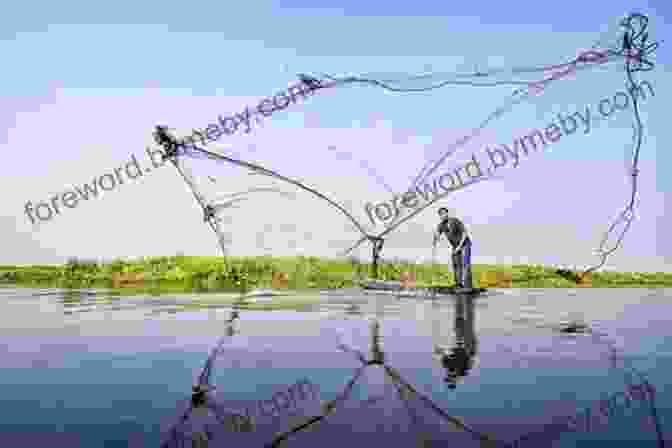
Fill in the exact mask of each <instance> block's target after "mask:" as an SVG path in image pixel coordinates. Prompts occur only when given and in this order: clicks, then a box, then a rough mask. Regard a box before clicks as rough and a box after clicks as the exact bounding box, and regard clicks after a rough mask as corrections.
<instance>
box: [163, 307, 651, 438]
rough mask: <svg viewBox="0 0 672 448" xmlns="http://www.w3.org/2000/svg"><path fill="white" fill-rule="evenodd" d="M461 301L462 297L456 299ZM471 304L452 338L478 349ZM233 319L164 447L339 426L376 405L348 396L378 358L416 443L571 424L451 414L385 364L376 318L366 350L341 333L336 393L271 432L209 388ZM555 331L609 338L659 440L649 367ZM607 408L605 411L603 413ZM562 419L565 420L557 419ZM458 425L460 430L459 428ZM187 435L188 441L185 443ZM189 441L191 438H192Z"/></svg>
mask: <svg viewBox="0 0 672 448" xmlns="http://www.w3.org/2000/svg"><path fill="white" fill-rule="evenodd" d="M460 302H462V303H461V304H460ZM473 306H474V301H473V300H469V299H464V298H462V300H460V299H457V303H456V308H455V331H456V333H459V334H456V335H455V342H456V344H457V346H461V347H463V348H465V349H467V350H468V351H472V352H474V353H475V351H476V345H477V341H476V335H475V333H474V332H473V326H474V309H473ZM434 314H436V313H434ZM238 320H239V311H238V308H237V307H236V308H235V309H234V312H233V314H232V316H231V318H230V319H229V320H228V321H227V334H226V335H225V336H224V337H222V338H221V339H220V340H219V341H218V343H217V345H216V346H215V348H214V349H213V350H212V351H211V353H210V356H209V357H208V360H207V361H206V363H205V366H204V368H203V370H202V372H201V374H200V375H199V377H198V381H197V385H196V386H194V388H193V394H192V397H191V405H190V407H189V409H188V410H187V411H186V412H185V413H184V414H183V415H182V416H181V417H180V420H179V421H178V423H177V424H176V425H175V426H174V427H173V428H172V429H171V431H170V434H171V435H170V438H169V440H168V441H166V442H165V443H164V444H163V445H162V447H163V448H170V447H176V446H208V444H209V443H211V444H212V443H217V444H219V443H220V440H221V438H223V439H224V440H226V439H227V437H234V436H236V434H233V433H238V434H243V433H247V434H250V433H252V432H256V433H257V434H256V436H257V437H256V439H257V442H258V443H254V444H253V443H250V444H249V446H266V447H279V446H285V444H284V443H283V442H287V444H288V445H289V446H291V445H292V444H291V441H290V440H291V439H292V438H294V437H296V436H297V435H298V434H299V433H313V432H315V431H318V433H317V434H314V435H316V436H318V437H319V435H320V433H319V432H320V429H324V430H325V432H329V431H328V430H332V429H334V428H335V427H336V426H338V424H339V422H338V417H339V416H340V415H341V414H338V410H348V409H353V406H354V408H359V409H363V408H366V409H367V410H368V409H370V408H369V406H371V405H374V404H375V403H376V402H378V401H379V400H381V399H382V398H381V397H376V396H374V397H373V398H372V399H369V400H366V401H360V402H356V401H355V403H352V401H353V400H355V398H353V395H355V393H354V391H355V386H356V385H357V384H358V383H360V381H361V380H362V379H363V377H364V375H365V373H366V372H367V371H368V370H369V368H371V367H376V366H377V367H378V368H380V369H377V370H378V371H382V373H383V374H384V376H385V378H386V383H387V384H388V385H391V386H392V390H393V393H394V394H395V395H396V396H397V397H398V399H399V401H400V403H401V405H402V406H403V407H402V408H400V409H399V412H401V413H402V414H403V415H404V416H405V419H406V421H407V423H408V428H409V429H408V430H407V431H406V434H407V436H408V437H414V438H415V440H416V442H417V443H418V445H417V446H427V445H426V444H429V443H431V442H432V441H438V440H439V439H438V437H439V436H440V435H441V434H442V433H444V434H445V432H446V431H450V435H449V437H451V438H452V437H456V436H457V435H458V433H461V434H463V435H464V437H469V438H470V439H471V440H474V441H476V442H477V443H479V444H480V446H503V447H514V446H521V445H520V444H521V443H523V441H524V446H537V445H535V444H534V443H532V442H531V438H535V439H536V440H542V439H543V441H544V443H545V444H546V443H549V442H550V441H552V440H554V439H557V438H559V437H560V436H561V435H562V433H566V432H567V433H570V432H573V431H572V429H570V427H568V426H567V423H566V422H564V421H565V420H568V421H572V418H570V417H569V416H568V418H567V419H563V418H560V419H554V420H553V422H551V423H549V424H547V425H541V426H540V427H539V429H537V430H535V431H533V432H532V433H529V434H525V435H522V436H520V437H517V438H516V440H515V441H510V442H504V441H501V440H496V438H495V437H493V436H492V435H490V434H486V433H484V432H483V431H481V430H478V429H476V428H474V427H473V426H471V425H469V424H467V423H465V422H464V421H463V420H462V419H461V418H458V417H456V416H454V415H450V414H449V413H448V412H447V411H446V410H444V409H442V408H441V407H440V406H438V405H437V404H436V403H434V402H433V401H432V400H431V399H430V398H429V397H427V396H426V395H425V394H423V393H422V392H420V391H418V390H417V389H416V388H415V387H414V386H413V385H411V384H410V383H409V382H408V381H406V380H405V379H404V378H403V377H402V375H401V374H400V372H399V371H398V370H397V369H395V368H394V367H392V366H391V365H389V363H388V361H387V359H386V358H387V357H386V355H385V352H384V350H383V347H382V343H381V335H380V324H379V322H378V321H377V320H373V321H372V322H371V327H370V347H371V349H370V354H369V357H368V358H367V357H366V356H365V355H364V354H363V353H362V352H361V351H359V350H356V349H353V348H352V347H351V346H350V345H349V344H350V343H344V342H343V340H342V339H340V340H339V345H338V348H339V349H340V350H341V351H343V352H346V353H350V354H352V355H353V356H354V357H355V358H356V359H357V360H358V361H359V363H360V364H361V365H360V366H359V367H358V368H357V369H356V370H355V372H354V374H353V375H352V376H351V377H350V378H349V381H348V382H347V384H346V385H345V387H344V389H343V391H342V392H341V393H339V394H338V396H337V397H336V398H334V399H333V400H328V401H322V403H321V404H320V409H319V411H317V412H314V413H307V414H306V415H303V416H301V415H295V416H294V417H292V418H291V420H290V424H289V429H287V430H281V431H277V432H275V435H273V434H270V433H269V434H266V433H261V434H259V429H260V426H259V425H258V424H257V422H256V421H255V418H254V417H251V413H250V412H247V411H245V412H236V411H231V410H228V409H226V408H225V407H224V406H223V405H222V404H220V403H217V402H215V400H214V399H213V397H212V396H211V395H210V392H211V391H212V390H214V389H215V388H214V387H213V386H212V368H213V363H214V362H215V359H216V358H217V357H218V356H219V355H221V354H222V353H223V348H224V347H225V343H226V341H227V340H229V339H230V338H231V337H233V336H234V335H235V334H237V332H236V331H235V330H234V329H233V324H234V323H235V322H236V321H238ZM458 330H459V331H458ZM559 331H560V332H562V333H565V334H574V333H589V334H590V337H591V338H592V339H593V340H594V341H595V342H596V343H598V344H600V345H604V344H606V345H607V346H608V347H609V359H610V367H611V368H612V369H616V370H618V371H619V372H623V374H624V379H625V383H626V384H627V385H628V390H629V391H634V393H635V394H637V395H638V396H639V397H641V398H639V400H640V401H642V402H643V403H648V405H649V407H650V414H651V418H652V421H653V424H654V425H655V429H656V434H657V437H658V446H659V447H664V439H663V434H662V429H661V425H660V421H659V418H658V413H657V409H656V403H655V398H656V397H655V395H656V389H655V388H654V386H653V385H652V384H651V383H650V382H649V381H648V378H647V377H646V375H645V374H644V373H642V372H639V371H638V370H636V369H635V368H634V367H633V366H631V365H629V363H628V362H627V361H626V359H625V358H624V357H623V356H619V354H618V353H617V349H616V348H615V346H614V344H613V343H612V342H611V341H609V340H608V339H606V338H605V335H604V334H600V333H598V332H597V331H592V330H591V329H590V327H588V326H587V325H583V324H580V323H576V322H574V323H569V324H568V325H567V326H563V327H562V328H560V329H559ZM433 338H434V339H435V342H438V336H437V335H436V334H434V335H433ZM619 361H620V363H621V364H622V365H621V366H619V365H618V364H619ZM635 377H638V378H639V384H636V382H635ZM304 383H306V384H305V385H308V384H307V382H305V381H304ZM297 384H298V383H297ZM307 389H308V390H309V392H312V394H310V393H309V394H307V395H311V397H312V398H313V399H314V398H315V396H314V395H315V394H314V391H310V387H307ZM303 394H304V395H306V394H305V390H304V391H303ZM304 398H305V397H304ZM615 406H616V404H615V401H604V403H603V402H600V409H602V408H608V413H609V415H613V414H614V413H615V411H614V410H613V409H612V408H614V407H615ZM383 410H385V409H384V408H383V409H371V410H370V411H367V412H376V411H381V412H382V411H383ZM604 412H607V411H604ZM605 415H607V414H606V413H605ZM199 419H200V423H201V424H200V426H199V424H198V423H199ZM207 419H209V421H210V422H211V423H207ZM560 420H562V422H564V423H558V421H560ZM574 420H576V418H574ZM204 422H205V423H204ZM332 425H333V426H332ZM215 426H216V427H218V429H219V431H213V430H212V428H213V427H215ZM222 431H223V432H222ZM455 431H457V433H456V432H455ZM220 435H221V438H220ZM306 435H308V434H306ZM259 436H261V437H259ZM266 437H267V438H266ZM185 443H187V444H188V445H184V444H185ZM192 443H193V444H195V445H192ZM243 443H244V441H243ZM531 443H532V445H531ZM198 444H200V445H198ZM210 446H212V445H210Z"/></svg>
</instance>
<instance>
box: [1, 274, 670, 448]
mask: <svg viewBox="0 0 672 448" xmlns="http://www.w3.org/2000/svg"><path fill="white" fill-rule="evenodd" d="M298 294H299V293H298V292H297V295H298ZM300 294H303V296H305V295H306V294H313V295H314V300H313V301H312V302H311V303H308V304H303V305H297V307H296V309H294V310H276V311H264V310H254V309H249V308H248V307H246V306H244V305H240V306H239V305H232V304H231V303H230V301H229V303H222V304H221V305H217V303H216V300H211V301H210V302H209V304H208V306H205V305H204V306H203V307H202V308H200V309H199V308H196V307H191V308H189V307H185V306H184V304H189V303H191V302H193V301H194V300H195V299H199V298H201V297H202V296H203V294H193V295H189V294H182V295H160V296H128V297H124V296H118V295H114V294H110V293H109V292H107V291H103V290H79V291H63V290H57V289H26V288H12V287H7V286H4V287H2V288H0V350H1V351H2V353H1V356H0V397H2V398H1V401H0V403H1V407H0V412H1V413H2V418H0V437H2V445H3V446H38V445H39V446H46V445H47V444H49V445H50V446H68V447H69V448H73V447H79V446H82V447H95V446H101V447H102V446H104V447H126V446H128V447H149V446H156V447H159V446H161V445H162V444H163V446H166V447H168V446H223V444H227V445H228V446H259V447H263V446H273V445H272V442H273V440H274V437H276V436H277V435H279V434H281V433H283V432H288V431H289V430H290V429H291V428H294V427H296V426H298V425H299V424H301V423H303V422H306V421H307V420H308V419H310V418H311V417H315V416H318V415H320V414H322V413H324V412H325V411H326V410H329V409H332V408H330V407H329V406H328V404H329V403H330V402H331V401H332V400H335V399H337V398H339V397H340V398H341V400H338V401H336V402H335V403H332V404H334V406H333V409H332V410H331V413H330V414H329V415H328V416H327V417H326V418H324V419H322V420H320V421H318V422H316V423H315V424H312V425H309V426H307V427H306V428H304V429H301V430H299V431H297V432H295V433H293V434H290V435H288V436H287V439H286V441H285V442H284V443H283V444H282V445H277V446H289V447H315V446H318V447H320V448H322V447H325V448H326V447H345V446H352V447H354V446H378V445H379V444H380V446H408V447H417V446H428V447H433V446H437V447H438V446H441V447H445V446H448V443H453V445H452V446H460V447H471V446H473V447H479V446H481V444H480V441H479V440H481V438H482V439H488V440H491V441H493V445H492V446H521V447H524V446H530V447H531V446H558V447H582V446H586V447H587V446H591V447H594V446H605V447H606V446H609V447H619V446H623V447H625V446H628V447H631V446H637V447H647V446H649V447H659V446H662V445H661V438H662V439H665V438H667V437H669V430H670V424H671V423H672V410H671V408H672V406H671V405H672V390H671V389H670V387H669V386H670V383H671V380H670V376H671V375H670V372H672V326H671V325H670V324H669V316H670V315H672V289H645V288H641V289H586V288H581V289H575V290H568V289H509V290H507V289H501V290H490V291H489V292H488V293H487V294H486V295H483V296H479V297H476V298H465V297H453V296H442V297H437V298H435V299H428V298H425V297H415V298H413V297H407V298H404V297H402V298H399V297H397V296H394V295H390V294H372V293H364V292H363V291H359V290H342V291H338V290H336V291H329V292H327V291H323V292H313V293H305V292H304V293H300ZM278 300H283V299H278ZM234 312H237V313H238V318H237V319H231V317H232V315H233V313H234ZM229 321H230V322H229ZM569 322H581V323H584V324H586V325H587V326H588V327H589V328H590V330H591V331H590V332H587V333H581V332H579V333H567V332H563V331H562V329H563V328H566V327H567V324H568V323H569ZM374 336H375V337H374ZM374 339H375V341H374ZM374 342H375V344H374ZM216 347H218V349H217V350H216V352H214V355H213V356H212V357H210V355H211V354H212V353H213V351H214V350H215V348H216ZM356 351H359V352H360V353H361V355H362V356H363V357H364V358H366V359H365V360H364V361H369V360H374V361H379V362H371V363H369V364H368V365H367V366H366V367H364V364H363V363H362V361H361V360H360V359H358V355H357V354H356ZM614 353H615V354H614ZM209 357H210V359H211V365H210V375H209V378H208V381H207V382H208V384H209V385H211V386H214V387H215V389H214V390H212V391H210V392H209V393H208V394H207V395H202V396H201V398H202V401H197V405H196V406H195V408H194V409H193V410H191V411H190V403H191V401H190V398H191V395H192V386H193V385H194V384H196V383H198V382H199V375H200V374H201V372H202V371H203V369H204V366H205V364H206V361H207V360H208V359H209ZM628 369H634V370H628ZM627 372H631V373H630V374H628V373H627ZM632 372H635V373H632ZM637 372H639V373H641V374H642V375H645V376H644V377H640V376H638V375H639V373H637ZM356 375H359V376H356ZM355 376H356V378H355V379H356V381H354V383H353V385H352V386H351V387H350V388H348V385H349V382H350V381H351V380H353V377H355ZM642 378H646V381H644V380H643V379H642ZM407 386H410V388H409V387H407ZM411 388H412V389H411ZM344 391H345V392H348V393H347V394H346V395H344ZM342 395H343V396H342ZM203 397H205V398H203ZM609 397H619V398H618V399H616V398H614V399H613V400H611V401H609V403H611V404H610V405H609V406H610V409H608V410H605V411H600V407H601V406H602V405H601V403H602V404H603V403H607V400H608V399H609ZM203 403H206V404H203ZM602 408H603V409H605V408H604V406H602ZM238 414H239V415H241V417H233V416H234V415H238ZM182 416H185V418H184V419H182V418H181V417H182ZM568 419H569V420H568ZM181 420H183V421H181ZM567 421H571V422H572V423H571V424H569V426H568V425H567V424H566V423H560V424H558V422H567ZM241 422H243V423H241ZM245 423H246V424H245ZM554 424H555V426H553V425H554ZM173 429H174V431H173ZM198 438H200V440H202V442H200V443H201V445H198V444H192V442H191V441H189V442H188V443H187V442H186V440H188V439H189V440H192V439H198ZM206 439H208V440H209V441H210V442H209V443H208V442H206V441H205V440H206ZM514 441H518V442H516V443H514ZM194 443H195V442H194ZM671 443H672V441H668V446H672V444H671ZM483 446H485V445H483Z"/></svg>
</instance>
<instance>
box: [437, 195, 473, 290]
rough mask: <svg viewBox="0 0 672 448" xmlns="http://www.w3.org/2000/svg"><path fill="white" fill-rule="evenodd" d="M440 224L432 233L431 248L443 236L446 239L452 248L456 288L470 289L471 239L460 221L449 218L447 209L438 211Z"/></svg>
mask: <svg viewBox="0 0 672 448" xmlns="http://www.w3.org/2000/svg"><path fill="white" fill-rule="evenodd" d="M439 217H440V218H441V222H440V223H439V225H438V227H437V228H436V232H435V233H434V240H433V242H432V246H433V247H436V243H437V242H438V241H439V239H440V238H441V235H445V237H446V239H447V240H448V242H449V243H450V245H451V246H452V248H453V257H452V258H453V273H454V275H455V285H456V286H457V287H458V288H467V289H472V287H473V286H472V280H471V239H470V238H469V236H468V235H467V229H466V228H465V226H464V224H463V223H462V221H460V220H459V219H457V218H456V217H454V216H450V214H449V212H448V209H447V208H445V207H441V208H440V209H439Z"/></svg>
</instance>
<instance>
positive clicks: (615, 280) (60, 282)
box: [0, 255, 672, 306]
mask: <svg viewBox="0 0 672 448" xmlns="http://www.w3.org/2000/svg"><path fill="white" fill-rule="evenodd" d="M369 272H370V265H369V264H364V263H361V262H360V261H359V260H357V259H355V258H350V259H340V260H333V259H320V258H317V257H189V256H184V255H177V256H173V257H151V258H147V257H144V258H140V259H136V260H114V261H111V262H107V263H101V262H98V261H96V260H81V259H76V258H72V259H70V260H69V261H68V262H67V263H66V264H65V265H63V266H0V283H5V284H14V285H19V286H28V287H35V286H37V287H58V288H113V289H120V290H121V289H123V290H124V292H125V293H134V292H143V293H168V292H170V293H178V292H184V293H188V292H215V291H220V292H221V291H229V292H234V291H235V292H242V291H250V290H252V289H255V288H273V289H289V290H310V289H332V288H347V287H353V286H355V285H356V283H357V280H358V279H363V278H366V277H368V273H369ZM404 272H408V273H411V275H412V276H414V278H415V282H414V284H415V285H416V286H419V287H423V286H430V285H436V284H442V285H450V284H452V283H453V277H452V272H451V271H450V270H449V267H448V266H446V265H431V264H414V263H412V262H408V261H403V260H391V261H385V262H383V263H382V264H381V265H380V267H379V275H380V278H381V279H382V280H399V279H400V277H401V275H402V273H404ZM283 275H284V276H285V277H284V279H283V278H282V276H283ZM474 282H475V284H476V285H475V286H482V287H494V288H577V287H594V288H618V287H647V288H661V287H671V286H672V273H662V272H660V273H617V272H598V273H593V274H592V275H591V276H590V277H588V278H586V279H584V281H583V282H582V283H579V284H577V283H576V282H575V281H572V279H571V276H568V275H559V274H558V272H557V271H556V269H555V268H549V267H544V266H536V265H511V266H505V265H474ZM260 306H261V305H260Z"/></svg>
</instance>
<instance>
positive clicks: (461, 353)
mask: <svg viewBox="0 0 672 448" xmlns="http://www.w3.org/2000/svg"><path fill="white" fill-rule="evenodd" d="M455 301H456V302H455V346H454V347H453V349H452V350H451V353H450V354H448V353H447V352H445V351H443V352H442V357H441V365H442V366H443V367H444V368H445V369H446V378H445V379H444V381H445V382H446V383H448V387H449V388H450V389H455V388H456V387H457V382H458V381H459V380H460V379H461V378H464V377H465V376H467V375H468V374H469V371H470V370H471V368H472V367H473V358H474V356H476V351H477V345H478V342H477V340H476V332H475V330H474V299H473V298H471V297H456V298H455Z"/></svg>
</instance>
